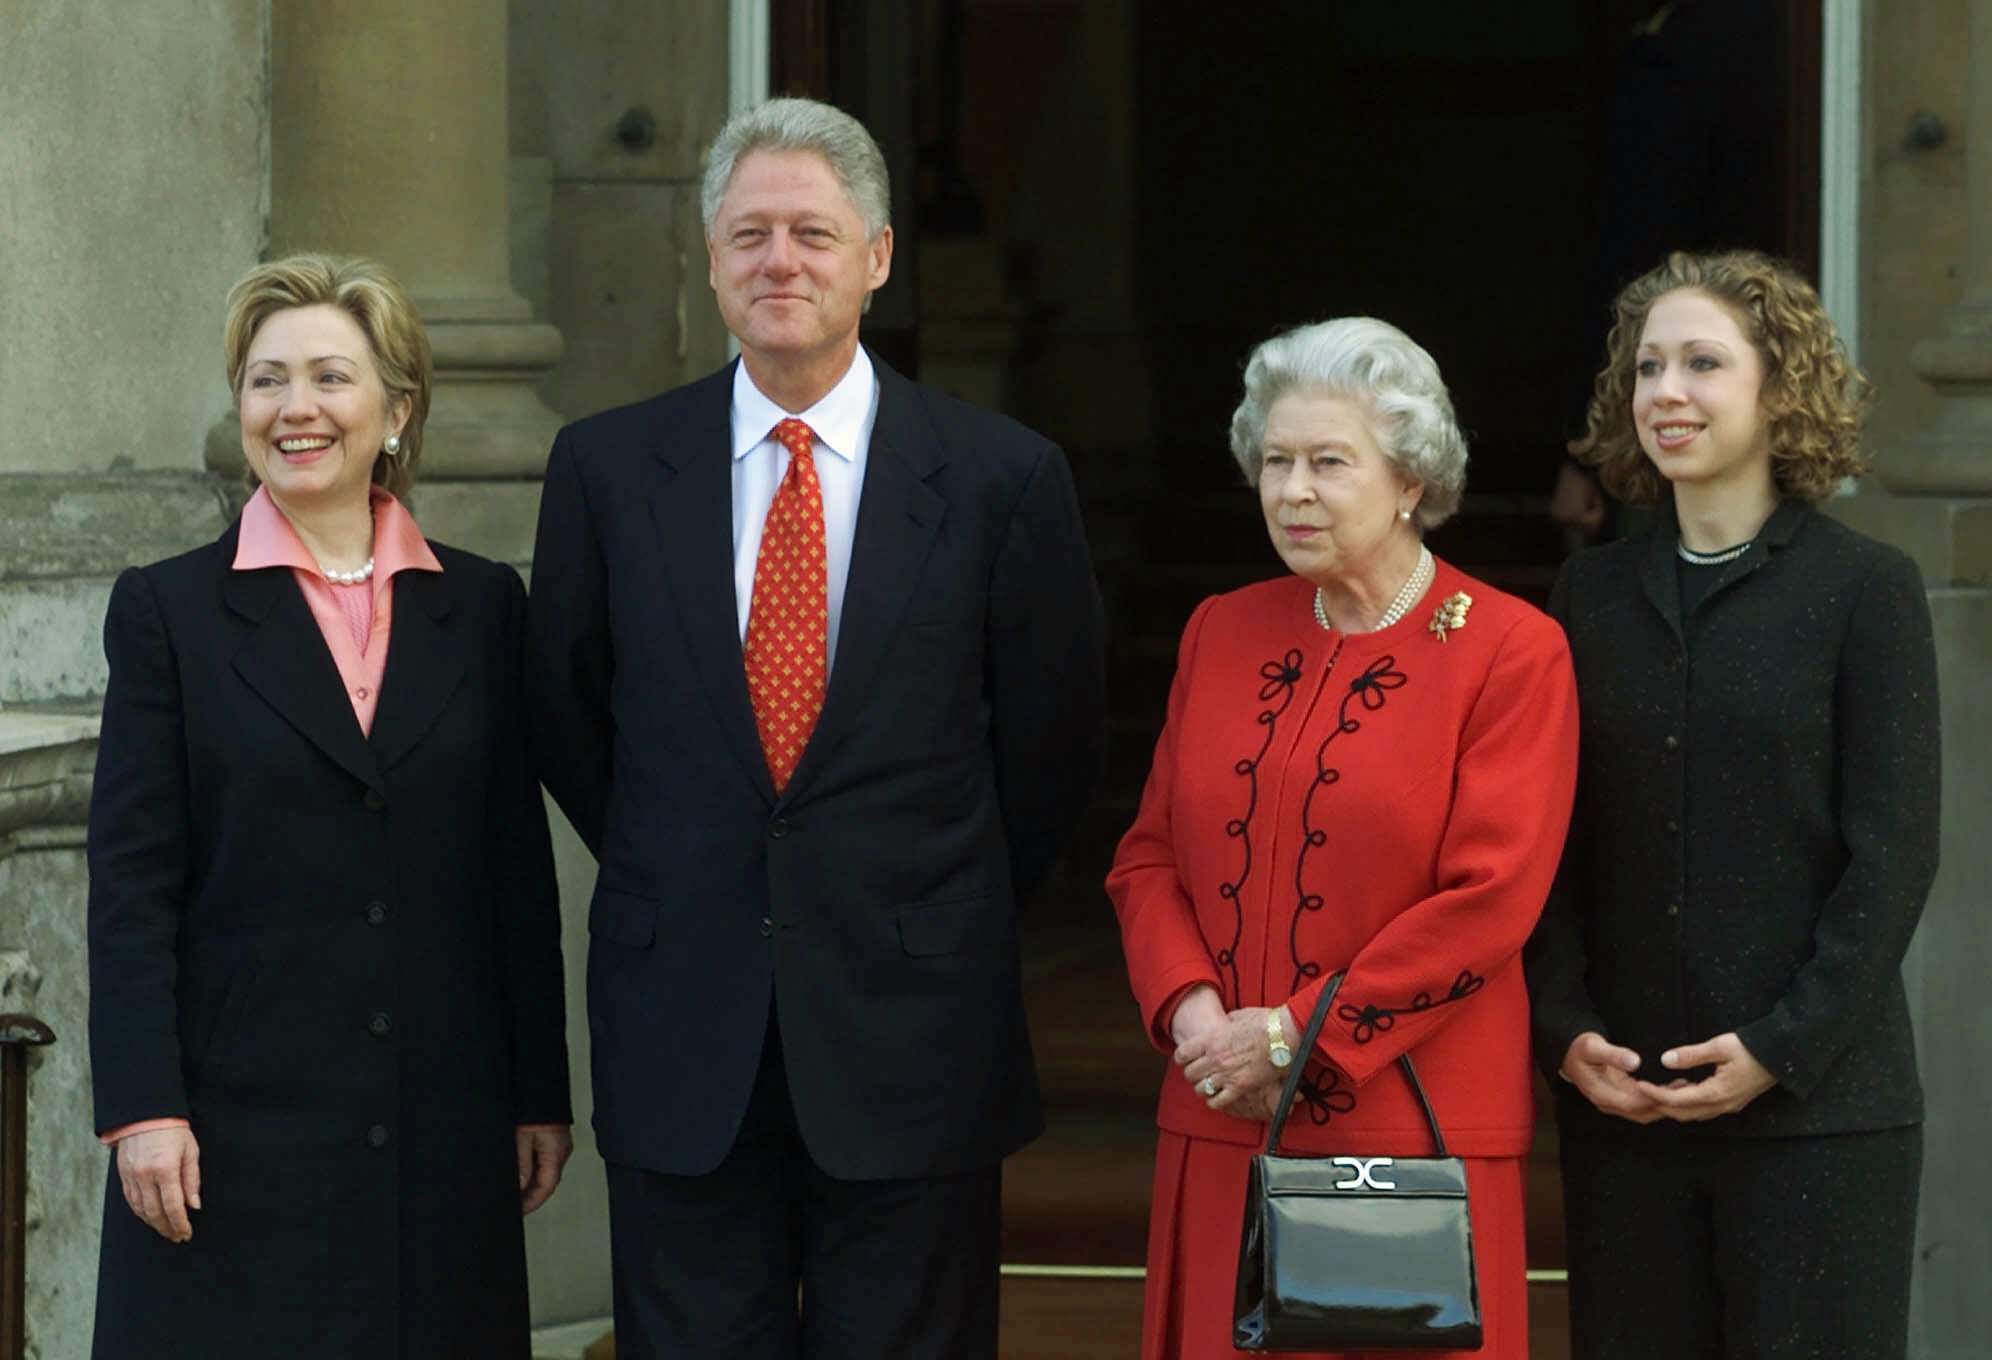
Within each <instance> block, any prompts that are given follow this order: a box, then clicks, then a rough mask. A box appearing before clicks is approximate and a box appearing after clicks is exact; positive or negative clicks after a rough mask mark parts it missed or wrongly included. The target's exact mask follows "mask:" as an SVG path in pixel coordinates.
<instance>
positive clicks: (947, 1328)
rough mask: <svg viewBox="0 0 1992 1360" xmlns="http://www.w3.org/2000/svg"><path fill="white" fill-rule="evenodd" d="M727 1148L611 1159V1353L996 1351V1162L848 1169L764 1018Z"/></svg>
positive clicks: (966, 1357) (634, 1357)
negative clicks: (807, 1130) (819, 1158)
mask: <svg viewBox="0 0 1992 1360" xmlns="http://www.w3.org/2000/svg"><path fill="white" fill-rule="evenodd" d="M768 1034H769V1037H768V1041H767V1046H766V1049H765V1050H764V1052H763V1053H762V1057H761V1070H760V1074H759V1076H758V1077H757V1079H756V1081H755V1086H754V1094H753V1096H752V1098H751V1099H750V1100H749V1102H748V1107H747V1114H746V1117H745V1118H744V1119H743V1120H742V1122H741V1129H740V1133H739V1135H738V1137H737V1138H736V1139H735V1141H734V1145H733V1148H732V1150H731V1151H730V1152H728V1153H727V1156H726V1160H725V1161H724V1162H722V1163H721V1164H720V1165H719V1167H718V1168H717V1169H716V1170H714V1171H713V1172H711V1173H710V1174H708V1175H704V1176H667V1175H662V1174H660V1173H657V1172H653V1171H644V1170H641V1169H639V1168H636V1167H629V1166H618V1165H615V1164H613V1163H611V1164H610V1166H609V1168H608V1178H609V1238H610V1248H611V1252H612V1256H613V1274H614V1279H615V1311H616V1355H617V1356H618V1357H620V1360H649V1357H659V1358H660V1360H661V1358H662V1357H669V1360H722V1358H723V1360H885V1358H886V1357H890V1360H928V1358H929V1357H931V1360H995V1355H996V1311H997V1242H998V1233H999V1229H1000V1226H1001V1220H1002V1205H1001V1200H1002V1170H1001V1167H1000V1165H998V1166H990V1167H987V1168H982V1169H978V1170H975V1171H970V1172H966V1173H963V1174H960V1175H953V1176H935V1177H929V1178H923V1179H917V1180H889V1181H845V1180H838V1179H836V1178H835V1177H833V1176H830V1175H829V1174H827V1173H826V1172H824V1171H823V1170H822V1168H820V1167H818V1166H817V1165H816V1163H815V1162H814V1161H813V1160H812V1159H811V1157H810V1155H809V1151H808V1149H807V1148H806V1147H805V1146H804V1145H803V1141H802V1135H801V1133H800V1132H799V1130H798V1129H797V1126H796V1119H795V1110H794V1107H793V1105H792V1104H791V1103H790V1099H789V1091H788V1082H787V1079H786V1078H785V1077H784V1075H783V1071H782V1057H781V1044H780V1039H779V1036H778V1033H777V1030H776V1027H775V1025H774V1023H773V1021H772V1019H771V1020H770V1023H769V1027H768Z"/></svg>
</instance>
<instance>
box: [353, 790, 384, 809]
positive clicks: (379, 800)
mask: <svg viewBox="0 0 1992 1360" xmlns="http://www.w3.org/2000/svg"><path fill="white" fill-rule="evenodd" d="M360 801H361V802H362V803H365V804H366V807H367V811H368V812H379V811H380V810H381V809H382V808H384V807H386V806H387V799H385V798H383V797H381V793H380V790H379V789H368V790H367V796H366V797H364V798H362V799H361V800H360Z"/></svg>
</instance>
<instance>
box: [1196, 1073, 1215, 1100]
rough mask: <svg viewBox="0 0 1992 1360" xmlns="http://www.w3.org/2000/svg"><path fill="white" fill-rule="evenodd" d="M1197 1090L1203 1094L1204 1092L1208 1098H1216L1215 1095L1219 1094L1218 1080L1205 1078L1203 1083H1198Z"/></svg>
mask: <svg viewBox="0 0 1992 1360" xmlns="http://www.w3.org/2000/svg"><path fill="white" fill-rule="evenodd" d="M1197 1089H1198V1090H1199V1091H1202V1092H1203V1093H1204V1094H1205V1095H1206V1096H1214V1095H1216V1094H1217V1078H1216V1077H1205V1078H1204V1079H1203V1080H1202V1081H1200V1082H1198V1083H1197Z"/></svg>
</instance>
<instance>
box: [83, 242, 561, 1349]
mask: <svg viewBox="0 0 1992 1360" xmlns="http://www.w3.org/2000/svg"><path fill="white" fill-rule="evenodd" d="M225 348H226V352H227V363H228V378H229V383H230V386H231V387H232V388H233V389H234V392H235V397H236V401H237V409H238V411H239V413H240V415H241V421H242V447H243V451H244V453H245V454H246V455H247V458H248V463H249V467H250V469H251V471H252V472H253V473H254V474H255V477H256V480H257V482H258V483H259V484H260V485H259V488H258V490H257V491H256V493H255V495H254V496H253V497H252V498H251V499H250V501H249V503H248V505H247V506H246V507H244V509H243V511H242V516H241V519H240V520H239V521H238V522H237V523H236V524H235V525H233V526H231V527H230V528H229V530H228V532H226V533H225V534H223V535H222V536H221V538H220V539H219V540H217V541H216V542H214V543H211V544H209V545H207V546H206V547H203V548H198V549H195V550H194V551H192V552H190V553H186V554H183V555H182V556H179V557H175V558H172V559H170V560H168V561H165V562H158V563H154V564H153V565H151V566H148V567H140V568H133V569H131V570H129V571H127V572H125V573H124V574H123V575H122V576H120V577H119V578H118V581H117V585H116V587H115V588H114V589H113V590H112V593H111V604H110V612H109V617H108V619H107V621H106V623H105V626H104V644H105V651H106V653H107V655H108V657H109V660H110V684H109V688H108V690H107V691H106V694H105V697H104V719H103V737H102V744H101V748H100V752H99V756H98V761H97V771H96V785H95V791H94V794H93V797H92V801H91V808H90V847H89V863H90V923H89V929H90V985H91V996H90V1053H91V1060H92V1066H93V1078H94V1082H95V1094H96V1108H97V1127H98V1129H99V1131H100V1133H99V1136H100V1137H101V1138H102V1140H103V1141H104V1142H105V1143H107V1144H110V1145H112V1146H113V1147H114V1148H115V1151H114V1153H113V1155H112V1158H111V1170H110V1175H109V1184H108V1188H107V1193H106V1197H105V1206H104V1232H103V1247H102V1258H101V1269H100V1271H99V1276H98V1294H97V1325H96V1339H95V1349H94V1354H96V1355H97V1356H99V1357H117V1358H118V1360H123V1358H124V1357H134V1358H136V1357H145V1360H158V1358H159V1357H166V1356H202V1357H216V1356H237V1355H240V1356H276V1355H281V1356H285V1357H289V1360H299V1358H300V1357H323V1360H335V1357H336V1358H337V1360H346V1358H348V1357H352V1356H356V1355H368V1356H410V1357H412V1356H423V1355H477V1356H512V1357H519V1358H520V1360H523V1357H524V1356H525V1355H526V1353H527V1321H526V1293H525V1252H524V1244H523V1236H522V1231H521V1227H520V1213H521V1210H524V1211H526V1212H531V1211H532V1210H533V1209H534V1208H536V1207H537V1206H538V1205H539V1204H540V1203H541V1202H542V1201H543V1200H545V1198H546V1197H547V1195H549V1194H551V1193H552V1191H553V1188H554V1185H555V1184H556V1182H557V1181H558V1180H559V1178H560V1171H561V1167H562V1164H563V1163H564V1161H565V1160H566V1157H567V1152H568V1149H569V1148H570V1147H571V1140H570V1138H569V1135H568V1130H567V1125H568V1122H569V1112H568V1094H567V1060H566V1050H565V1045H564V1042H563V1038H562V1021H563V1007H562V999H561V965H560V922H559V911H558V901H557V895H556V891H555V886H554V879H553V864H552V856H551V853H550V850H549V845H548V840H547V829H546V815H545V810H544V806H543V804H542V803H541V801H540V794H539V788H538V785H537V784H536V783H535V782H534V780H533V777H532V774H531V772H530V768H529V766H528V764H527V759H526V751H525V742H524V740H523V736H522V729H521V720H522V713H521V702H520V682H519V675H518V665H519V658H518V652H519V632H520V625H521V620H522V617H523V610H524V606H525V592H524V589H523V588H522V587H521V585H520V582H519V578H518V576H517V574H516V573H514V572H513V571H512V570H511V569H509V568H507V567H502V566H497V565H494V564H492V563H490V562H486V561H484V560H482V559H481V558H476V557H472V556H471V555H469V554H468V553H462V552H458V551H456V550H454V549H452V548H447V547H444V546H442V545H441V544H432V543H429V542H428V541H426V540H425V539H424V538H423V536H422V533H421V531H420V530H419V529H417V528H416V526H415V521H414V520H413V519H412V518H411V517H410V516H409V513H408V511H407V510H406V509H404V508H403V507H402V505H401V502H400V501H399V500H397V499H396V495H397V493H402V492H405V490H406V489H407V487H408V485H409V484H410V482H411V481H412V480H413V470H414V463H415V460H416V456H417V454H418V453H419V452H420V448H421V436H422V418H423V416H424V414H425V413H426V412H427V410H428V406H429V383H430V360H429V346H428V341H427V339H426V337H425V336H424V334H423V330H422V322H421V319H420V318H419V317H418V316H417V315H416V313H415V309H414V308H413V307H412V306H411V305H410V304H409V301H408V299H407V297H406V296H405V295H404V294H403V293H402V291H401V289H400V288H399V287H397V286H396V285H395V284H394V282H393V281H392V280H391V279H389V278H387V276H386V275H384V274H383V273H381V272H380V270H379V269H377V268H376V267H374V266H372V265H370V264H367V263H365V262H362V261H350V260H337V259H331V258H327V257H323V256H308V255H307V256H296V257H293V258H291V259H287V260H282V261H278V262H276V263H273V264H267V265H262V266H260V267H258V268H256V269H254V270H252V271H250V273H249V274H248V275H247V276H246V277H244V278H243V279H242V280H241V282H239V283H238V284H237V285H236V287H235V289H234V291H233V292H232V293H231V294H230V295H229V313H228V321H227V327H226V333H225Z"/></svg>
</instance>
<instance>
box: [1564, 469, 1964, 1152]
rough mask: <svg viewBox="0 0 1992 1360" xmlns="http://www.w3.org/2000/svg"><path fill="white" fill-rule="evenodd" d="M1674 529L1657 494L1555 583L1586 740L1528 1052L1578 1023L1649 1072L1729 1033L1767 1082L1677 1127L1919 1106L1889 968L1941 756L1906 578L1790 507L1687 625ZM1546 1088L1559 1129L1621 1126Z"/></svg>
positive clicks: (1824, 1121)
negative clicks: (1646, 527)
mask: <svg viewBox="0 0 1992 1360" xmlns="http://www.w3.org/2000/svg"><path fill="white" fill-rule="evenodd" d="M1676 538H1677V530H1676V528H1675V524H1674V519H1673V515H1672V512H1671V510H1670V511H1668V512H1666V513H1665V514H1663V516H1662V519H1661V523H1660V524H1659V525H1658V526H1657V527H1656V528H1655V529H1654V530H1652V531H1651V532H1648V533H1646V534H1642V535H1639V536H1637V537H1635V538H1631V539H1628V540H1625V541H1624V542H1620V543H1614V544H1610V545H1608V546H1606V547H1602V548H1596V549H1593V550H1591V551H1589V552H1584V553H1579V554H1578V555H1577V556H1576V557H1573V558H1572V559H1571V560H1570V561H1569V562H1568V563H1566V564H1565V566H1564V569H1563V572H1562V574H1561V575H1560V576H1559V577H1558V578H1557V582H1556V587H1555V590H1554V592H1553V593H1552V595H1551V597H1550V610H1551V612H1552V613H1553V614H1554V615H1555V616H1556V617H1557V618H1558V619H1559V620H1561V621H1562V623H1563V625H1564V627H1565V629H1566V630H1567V631H1568V633H1569V636H1570V651H1571V657H1572V659H1573V660H1574V662H1575V663H1576V668H1577V693H1578V707H1579V710H1580V713H1581V715H1582V727H1581V731H1582V736H1581V746H1580V755H1579V763H1578V779H1577V808H1576V814H1575V816H1574V818H1573V820H1572V822H1571V831H1570V839H1569V842H1568V845H1567V848H1566V849H1565V851H1564V860H1563V868H1562V872H1561V874H1560V875H1559V877H1558V882H1557V887H1556V890H1555V891H1554V892H1553V893H1552V894H1551V898H1550V904H1549V907H1548V909H1547V910H1546V911H1545V912H1544V914H1543V919H1542V923H1541V924H1540V926H1539V927H1538V928H1537V932H1536V937H1535V939H1534V940H1533V941H1532V943H1531V947H1530V952H1529V959H1528V972H1529V981H1530V988H1531V991H1532V993H1533V995H1534V1000H1535V1030H1536V1042H1537V1055H1538V1058H1539V1059H1540V1061H1541V1062H1542V1064H1543V1066H1544V1067H1545V1068H1547V1069H1549V1070H1552V1071H1553V1070H1554V1069H1555V1067H1556V1066H1557V1065H1558V1064H1560V1063H1561V1062H1562V1059H1563V1055H1564V1053H1565V1051H1566V1050H1567V1049H1568V1048H1569V1045H1570V1041H1571V1040H1572V1039H1574V1038H1576V1036H1577V1035H1578V1034H1580V1033H1582V1032H1584V1031H1585V1030H1593V1029H1594V1030H1598V1031H1599V1032H1601V1033H1603V1034H1604V1035H1605V1037H1606V1038H1608V1039H1610V1040H1612V1042H1614V1043H1618V1044H1623V1045H1625V1046H1627V1047H1629V1048H1633V1049H1636V1050H1638V1051H1639V1052H1640V1053H1641V1054H1642V1056H1644V1057H1645V1058H1646V1059H1647V1062H1648V1064H1649V1065H1651V1066H1653V1067H1654V1068H1656V1069H1658V1060H1659V1055H1660V1053H1661V1052H1662V1051H1664V1050H1665V1049H1667V1048H1669V1047H1672V1046H1674V1045H1676V1044H1682V1043H1694V1042H1698V1041H1700V1040H1703V1039H1709V1038H1713V1037H1714V1036H1715V1035H1717V1034H1721V1033H1724V1032H1726V1031H1729V1030H1734V1031H1736V1032H1737V1034H1738V1036H1739V1037H1740V1038H1741V1039H1742V1041H1743V1045H1744V1047H1745V1048H1747V1049H1749V1051H1750V1053H1751V1055H1752V1056H1753V1057H1755V1058H1756V1059H1757V1060H1758V1061H1759V1062H1761V1063H1763V1064H1764V1066H1765V1067H1767V1068H1769V1069H1770V1071H1771V1072H1772V1073H1773V1074H1774V1075H1775V1076H1776V1077H1777V1078H1778V1085H1777V1086H1776V1087H1774V1088H1772V1089H1771V1090H1770V1091H1768V1092H1766V1093H1765V1094H1764V1095H1762V1096H1759V1097H1758V1098H1757V1099H1756V1100H1755V1101H1753V1102H1752V1103H1751V1104H1750V1105H1749V1106H1748V1107H1747V1108H1745V1109H1744V1110H1742V1111H1740V1112H1739V1113H1737V1114H1734V1115H1729V1116H1725V1117H1723V1118H1721V1119H1716V1120H1712V1121H1709V1122H1708V1123H1706V1124H1699V1125H1693V1126H1673V1125H1669V1126H1667V1127H1668V1128H1669V1129H1675V1128H1681V1127H1688V1128H1691V1129H1692V1130H1693V1131H1694V1132H1697V1133H1702V1132H1705V1133H1707V1134H1710V1135H1724V1134H1732V1135H1759V1136H1769V1135H1784V1134H1795V1133H1823V1132H1839V1131H1850V1130H1856V1129H1872V1128H1885V1127H1889V1126H1891V1125H1899V1124H1906V1123H1912V1122H1914V1121H1915V1120H1917V1119H1919V1118H1920V1117H1921V1115H1922V1095H1921V1089H1920V1087H1919V1085H1918V1083H1917V1079H1916V1056H1915V1048H1914V1044H1913V1041H1912V1036H1911V1034H1910V1029H1909V1008H1908V1003H1907V999H1906V997H1905V994H1904V991H1903V986H1902V974H1901V965H1902V955H1903V952H1904V950H1905V949H1907V948H1908V944H1909V937H1910V935H1911V934H1912V933H1913V932H1914V931H1915V928H1916V921H1917V918H1918V917H1919V915H1920V914H1921V912H1922V909H1923V899H1924V897H1925V896H1926V895H1927V894H1928V892H1929V889H1930V883H1931V880H1932V879H1933V878H1934V877H1935V874H1936V867H1937V830H1938V816H1937V790H1938V763H1939V755H1940V746H1939V742H1938V733H1937V688H1936V657H1935V649H1934V647H1933V645H1932V641H1931V630H1930V611H1929V605H1928V603H1927V601H1926V599H1925V597H1924V594H1923V584H1922V580H1921V577H1920V575H1919V573H1918V572H1917V570H1916V567H1915V564H1914V563H1912V562H1911V561H1910V560H1909V559H1908V558H1907V557H1906V556H1904V555H1903V554H1902V553H1901V552H1899V551H1897V550H1896V549H1894V548H1890V547H1887V546H1886V545H1884V544H1880V543H1876V542H1875V541H1873V540H1872V539H1868V538H1864V537H1862V536H1861V535H1860V534H1857V533H1855V532H1854V531H1853V530H1851V529H1848V528H1847V527H1846V526H1845V525H1843V524H1840V523H1839V522H1838V521H1836V520H1834V519H1832V518H1830V517H1828V516H1826V515H1824V514H1821V513H1819V512H1817V511H1815V510H1813V509H1811V508H1810V507H1807V506H1804V505H1800V504H1787V505H1784V506H1782V507H1780V508H1779V509H1778V510H1777V511H1776V512H1775V513H1774V514H1773V515H1772V516H1771V518H1770V520H1769V521H1768V522H1767V523H1766V524H1765V525H1764V527H1763V529H1762V530H1761V531H1760V532H1759V534H1758V535H1757V539H1756V542H1755V544H1754V546H1752V547H1751V548H1750V550H1749V551H1748V552H1746V553H1744V554H1743V555H1742V556H1741V557H1739V558H1737V559H1736V560H1735V561H1734V562H1732V563H1730V564H1729V565H1728V566H1727V567H1725V568H1723V570H1722V573H1721V575H1720V576H1719V577H1718V578H1717V579H1716V581H1715V583H1714V585H1713V586H1712V587H1711V588H1710V589H1709V591H1708V592H1707V594H1706V595H1705V596H1704V597H1703V598H1702V600H1701V601H1700V602H1699V603H1698V604H1697V605H1696V606H1695V608H1694V610H1693V611H1692V612H1691V613H1690V614H1689V615H1688V617H1687V619H1686V620H1685V622H1683V621H1682V620H1681V617H1680V590H1679V579H1678V571H1677V567H1676V563H1675V556H1674V546H1675V542H1676ZM1659 1070H1664V1069H1659ZM1555 1084H1556V1085H1557V1086H1559V1087H1560V1088H1562V1090H1563V1092H1564V1094H1565V1096H1566V1098H1565V1099H1564V1100H1563V1102H1562V1105H1563V1111H1564V1126H1565V1128H1566V1129H1568V1130H1573V1131H1581V1130H1586V1129H1592V1128H1594V1127H1612V1128H1618V1129H1625V1128H1630V1127H1631V1126H1630V1125H1626V1124H1624V1123H1623V1121H1616V1120H1610V1119H1609V1118H1608V1117H1607V1116H1605V1115H1602V1114H1599V1113H1598V1112H1596V1111H1595V1110H1594V1109H1593V1108H1592V1107H1591V1106H1590V1104H1589V1103H1588V1102H1586V1101H1584V1100H1582V1099H1581V1098H1577V1097H1575V1096H1574V1095H1573V1093H1572V1092H1571V1090H1570V1088H1568V1087H1566V1086H1564V1084H1563V1083H1560V1082H1559V1083H1555ZM1655 1127H1659V1126H1655Z"/></svg>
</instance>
